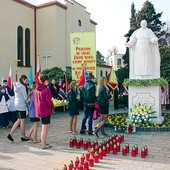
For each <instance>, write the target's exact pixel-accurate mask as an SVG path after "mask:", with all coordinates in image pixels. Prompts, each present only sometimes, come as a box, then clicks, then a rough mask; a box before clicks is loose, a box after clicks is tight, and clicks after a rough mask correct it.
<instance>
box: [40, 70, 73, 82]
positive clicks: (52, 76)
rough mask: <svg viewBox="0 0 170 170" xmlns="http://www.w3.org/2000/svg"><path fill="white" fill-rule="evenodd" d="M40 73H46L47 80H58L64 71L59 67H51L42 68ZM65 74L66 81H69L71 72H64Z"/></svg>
mask: <svg viewBox="0 0 170 170" xmlns="http://www.w3.org/2000/svg"><path fill="white" fill-rule="evenodd" d="M42 73H43V74H47V76H48V77H49V81H51V80H52V79H55V80H56V82H58V81H59V79H60V78H61V77H63V75H64V73H65V72H64V71H63V70H62V69H61V68H58V67H53V68H51V69H46V70H43V71H42ZM66 76H67V79H68V81H69V82H70V81H71V74H70V73H66Z"/></svg>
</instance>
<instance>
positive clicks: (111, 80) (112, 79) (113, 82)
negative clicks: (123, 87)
mask: <svg viewBox="0 0 170 170" xmlns="http://www.w3.org/2000/svg"><path fill="white" fill-rule="evenodd" d="M107 85H108V86H109V87H110V88H111V89H113V90H115V89H116V88H117V86H118V82H117V77H116V73H115V70H114V69H113V66H112V68H111V70H110V73H109V75H108V81H107Z"/></svg>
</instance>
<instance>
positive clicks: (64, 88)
mask: <svg viewBox="0 0 170 170" xmlns="http://www.w3.org/2000/svg"><path fill="white" fill-rule="evenodd" d="M59 86H60V88H59V94H58V95H59V96H60V97H61V98H62V99H63V100H65V99H67V93H68V80H67V76H66V73H64V75H63V77H62V78H61V81H60V83H59Z"/></svg>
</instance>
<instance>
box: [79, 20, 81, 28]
mask: <svg viewBox="0 0 170 170" xmlns="http://www.w3.org/2000/svg"><path fill="white" fill-rule="evenodd" d="M78 26H80V27H81V20H80V19H79V20H78Z"/></svg>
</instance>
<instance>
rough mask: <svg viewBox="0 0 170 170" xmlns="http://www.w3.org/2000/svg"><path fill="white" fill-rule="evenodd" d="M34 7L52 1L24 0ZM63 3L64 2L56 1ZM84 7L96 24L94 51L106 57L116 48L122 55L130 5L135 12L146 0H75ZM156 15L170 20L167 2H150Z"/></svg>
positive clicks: (127, 28)
mask: <svg viewBox="0 0 170 170" xmlns="http://www.w3.org/2000/svg"><path fill="white" fill-rule="evenodd" d="M25 1H28V2H30V3H32V4H34V5H38V4H42V3H45V2H49V1H52V0H25ZM58 1H59V2H62V3H64V0H58ZM76 1H77V2H79V3H80V4H82V5H83V6H85V7H86V11H87V12H89V13H90V14H91V19H92V20H94V21H95V22H97V24H98V25H97V26H96V50H98V51H100V52H101V54H102V55H104V56H105V57H107V55H108V50H109V49H112V48H113V47H116V48H117V49H118V52H119V53H120V54H124V53H125V50H126V47H125V42H126V38H125V37H124V35H125V34H126V33H127V32H128V30H129V19H130V15H131V11H130V10H131V4H132V2H134V4H135V9H136V11H138V10H140V9H141V8H142V6H143V3H144V2H145V1H146V0H76ZM150 2H151V3H152V4H153V5H154V8H155V10H156V13H159V12H163V14H162V17H161V21H164V22H165V21H167V20H170V2H169V0H150Z"/></svg>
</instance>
